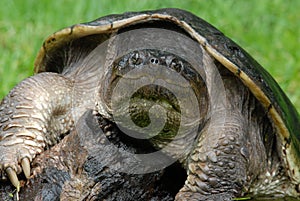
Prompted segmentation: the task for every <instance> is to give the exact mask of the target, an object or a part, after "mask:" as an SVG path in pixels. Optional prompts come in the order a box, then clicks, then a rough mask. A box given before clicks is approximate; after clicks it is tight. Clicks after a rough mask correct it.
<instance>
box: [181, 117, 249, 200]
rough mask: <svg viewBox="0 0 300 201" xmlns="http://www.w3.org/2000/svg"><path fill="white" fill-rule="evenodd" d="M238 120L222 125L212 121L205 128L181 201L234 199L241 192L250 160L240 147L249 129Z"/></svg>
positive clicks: (190, 166) (189, 163)
mask: <svg viewBox="0 0 300 201" xmlns="http://www.w3.org/2000/svg"><path fill="white" fill-rule="evenodd" d="M235 119H236V121H232V122H227V123H225V124H224V125H223V126H222V127H220V126H218V125H211V124H210V125H209V124H208V125H207V126H206V127H205V128H204V129H203V130H202V132H201V133H200V138H199V141H198V143H197V147H196V148H195V149H194V151H193V152H192V153H191V155H190V157H189V158H188V160H187V167H186V168H187V173H188V177H187V180H186V182H185V185H184V187H183V188H182V189H181V190H180V192H179V193H178V194H177V196H176V200H177V201H179V200H180V201H183V200H188V201H191V200H231V198H232V197H235V195H238V194H240V193H241V191H242V189H243V186H245V184H246V180H247V168H246V163H247V162H246V159H245V157H244V156H243V154H242V151H243V147H241V146H240V145H241V144H244V142H243V139H242V137H241V136H243V133H245V130H244V128H243V126H242V125H241V122H240V119H238V118H235ZM221 121H222V120H220V122H221ZM221 124H222V123H221ZM246 149H247V148H245V150H246Z"/></svg>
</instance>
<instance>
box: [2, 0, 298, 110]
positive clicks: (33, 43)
mask: <svg viewBox="0 0 300 201" xmlns="http://www.w3.org/2000/svg"><path fill="white" fill-rule="evenodd" d="M1 2H2V6H1V7H0V51H1V52H0V98H2V97H3V96H4V95H5V94H6V93H7V92H8V91H9V90H10V89H11V88H12V87H13V86H14V85H15V84H16V83H18V82H19V81H20V80H22V79H24V78H25V77H28V76H29V75H32V73H33V62H34V58H35V55H36V53H37V52H38V50H39V48H40V46H41V45H42V42H43V40H44V39H45V38H46V37H47V36H48V35H50V34H51V33H53V32H54V31H57V30H59V29H61V28H63V27H66V26H69V25H72V24H76V23H80V22H86V21H91V20H93V19H95V18H98V17H100V16H103V15H107V14H111V13H123V12H125V11H138V10H146V9H157V8H162V7H177V8H182V9H186V10H188V11H191V12H193V13H195V14H196V15H198V16H200V17H201V18H203V19H205V20H206V21H208V22H210V23H211V24H213V25H214V26H216V27H217V28H218V29H220V30H221V31H222V32H224V33H225V34H226V35H227V36H229V37H230V38H232V39H233V40H234V41H236V42H237V43H238V44H239V45H241V46H242V47H243V48H244V49H246V50H247V51H248V52H249V53H250V54H251V55H252V56H253V57H254V58H255V59H256V60H257V61H258V62H259V63H261V64H262V65H263V66H264V67H265V68H266V69H267V70H268V71H269V72H270V73H271V74H272V75H273V76H274V77H275V79H276V80H277V81H278V82H279V84H280V86H281V87H282V88H283V90H284V91H285V92H286V93H287V95H288V96H289V98H290V99H291V100H292V102H293V103H294V104H295V105H296V107H297V109H298V111H300V81H299V80H300V47H299V44H300V14H299V9H300V1H298V0H272V1H261V0H251V1H246V0H244V1H243V0H226V1H224V0H184V1H183V0H182V1H174V0H160V1H153V0H143V1H141V0H122V1H120V0H106V1H101V0H89V1H86V0H77V1H73V0H60V1H47V0H41V1H35V0H2V1H1Z"/></svg>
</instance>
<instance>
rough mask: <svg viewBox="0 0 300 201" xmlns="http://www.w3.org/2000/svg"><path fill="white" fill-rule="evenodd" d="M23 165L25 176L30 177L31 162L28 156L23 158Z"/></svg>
mask: <svg viewBox="0 0 300 201" xmlns="http://www.w3.org/2000/svg"><path fill="white" fill-rule="evenodd" d="M21 166H22V169H23V172H24V175H25V177H26V178H27V179H28V178H29V177H30V162H29V159H28V158H27V157H26V158H23V159H22V162H21Z"/></svg>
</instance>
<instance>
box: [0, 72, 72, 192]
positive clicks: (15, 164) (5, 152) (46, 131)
mask: <svg viewBox="0 0 300 201" xmlns="http://www.w3.org/2000/svg"><path fill="white" fill-rule="evenodd" d="M71 94H72V82H71V81H70V80H69V79H67V78H65V77H63V76H62V75H59V74H56V73H40V74H37V75H35V76H33V77H30V78H27V79H25V80H24V81H22V82H21V83H20V84H18V85H17V86H16V87H15V88H13V89H12V90H11V91H10V93H9V94H8V95H7V96H6V97H5V98H4V99H3V100H2V102H1V105H0V153H1V155H0V176H1V177H0V178H2V179H6V178H7V177H8V178H9V179H10V181H11V182H12V184H13V185H14V186H15V187H17V189H19V187H20V184H19V180H18V177H17V174H20V173H21V172H24V175H25V176H26V177H27V178H28V177H29V176H30V162H31V161H32V160H33V159H34V158H35V156H36V155H37V154H39V153H41V152H42V151H43V150H44V148H45V147H46V146H47V145H53V144H55V143H56V142H57V141H58V140H59V138H60V135H61V134H63V133H66V132H67V130H68V129H69V128H70V127H71V126H72V116H71V112H70V108H71V106H72V95H71Z"/></svg>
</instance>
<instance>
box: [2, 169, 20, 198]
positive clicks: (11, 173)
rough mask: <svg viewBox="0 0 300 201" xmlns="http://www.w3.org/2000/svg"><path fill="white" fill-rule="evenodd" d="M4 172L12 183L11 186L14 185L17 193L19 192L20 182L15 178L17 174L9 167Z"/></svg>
mask: <svg viewBox="0 0 300 201" xmlns="http://www.w3.org/2000/svg"><path fill="white" fill-rule="evenodd" d="M5 171H6V174H7V175H8V178H9V180H10V182H11V183H12V185H14V186H15V187H16V188H17V192H19V191H20V182H19V179H18V177H17V173H16V172H15V171H14V170H13V169H12V168H11V167H8V168H6V170H5Z"/></svg>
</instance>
